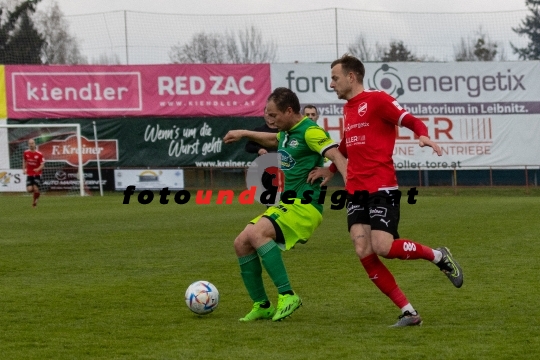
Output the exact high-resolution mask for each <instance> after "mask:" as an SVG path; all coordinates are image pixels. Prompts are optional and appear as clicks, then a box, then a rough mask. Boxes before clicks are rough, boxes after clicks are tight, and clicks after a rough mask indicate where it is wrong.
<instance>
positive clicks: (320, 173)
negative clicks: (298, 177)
mask: <svg viewBox="0 0 540 360" xmlns="http://www.w3.org/2000/svg"><path fill="white" fill-rule="evenodd" d="M332 177H334V173H333V172H331V171H330V169H329V168H325V167H316V168H315V169H313V170H311V171H310V172H309V174H308V178H307V181H306V182H308V183H310V184H313V183H314V182H315V181H316V180H317V179H320V178H323V182H322V183H321V186H325V185H326V184H327V183H328V182H329V181H330V179H332Z"/></svg>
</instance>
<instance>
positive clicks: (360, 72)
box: [330, 54, 366, 84]
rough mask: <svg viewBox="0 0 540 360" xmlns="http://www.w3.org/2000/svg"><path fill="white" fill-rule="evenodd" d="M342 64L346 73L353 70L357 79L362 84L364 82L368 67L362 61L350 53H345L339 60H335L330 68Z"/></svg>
mask: <svg viewBox="0 0 540 360" xmlns="http://www.w3.org/2000/svg"><path fill="white" fill-rule="evenodd" d="M338 64H341V68H342V70H343V72H344V73H345V74H347V73H349V72H353V73H354V74H355V75H356V80H357V81H358V82H359V83H360V84H362V83H363V82H364V75H365V74H366V68H365V67H364V64H362V61H360V60H359V59H358V58H355V57H354V56H352V55H350V54H344V55H343V56H342V57H340V58H339V59H337V60H334V61H333V62H332V64H331V65H330V69H331V68H333V67H334V66H336V65H338Z"/></svg>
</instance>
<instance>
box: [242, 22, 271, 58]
mask: <svg viewBox="0 0 540 360" xmlns="http://www.w3.org/2000/svg"><path fill="white" fill-rule="evenodd" d="M238 42H239V43H240V62H241V63H244V64H248V63H250V64H254V63H262V62H274V61H276V50H277V46H276V44H275V43H274V42H273V41H270V42H266V43H265V42H264V41H263V37H262V33H261V31H260V30H259V29H257V28H256V27H255V26H253V25H252V26H251V27H249V28H246V29H245V30H240V31H238Z"/></svg>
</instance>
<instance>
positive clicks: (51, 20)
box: [35, 1, 88, 65]
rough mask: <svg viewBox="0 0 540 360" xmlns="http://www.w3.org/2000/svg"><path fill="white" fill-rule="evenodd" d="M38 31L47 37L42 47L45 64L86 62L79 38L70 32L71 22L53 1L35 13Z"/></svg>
mask: <svg viewBox="0 0 540 360" xmlns="http://www.w3.org/2000/svg"><path fill="white" fill-rule="evenodd" d="M35 20H36V26H37V28H38V31H39V32H40V33H41V34H42V36H43V37H44V39H45V46H44V47H43V49H42V59H43V63H44V64H68V65H72V64H86V63H87V62H88V61H87V59H86V57H85V56H83V55H82V54H81V51H80V49H79V44H78V42H77V39H76V38H75V37H74V36H73V35H71V34H70V33H69V23H68V22H67V21H66V19H65V17H64V13H63V12H62V10H60V7H59V6H58V3H57V2H56V1H53V2H52V4H51V5H50V6H49V7H48V8H47V9H46V10H38V11H37V12H36V15H35Z"/></svg>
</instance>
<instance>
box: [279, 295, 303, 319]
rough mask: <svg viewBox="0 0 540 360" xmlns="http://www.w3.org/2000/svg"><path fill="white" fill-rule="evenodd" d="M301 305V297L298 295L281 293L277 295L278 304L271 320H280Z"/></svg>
mask: <svg viewBox="0 0 540 360" xmlns="http://www.w3.org/2000/svg"><path fill="white" fill-rule="evenodd" d="M300 305H302V299H300V296H298V295H296V294H294V295H288V294H286V295H281V294H279V297H278V304H277V308H276V313H275V314H274V317H273V318H272V321H281V320H283V319H285V318H286V317H288V316H291V314H292V313H293V312H294V311H295V310H296V309H298V308H299V307H300Z"/></svg>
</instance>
